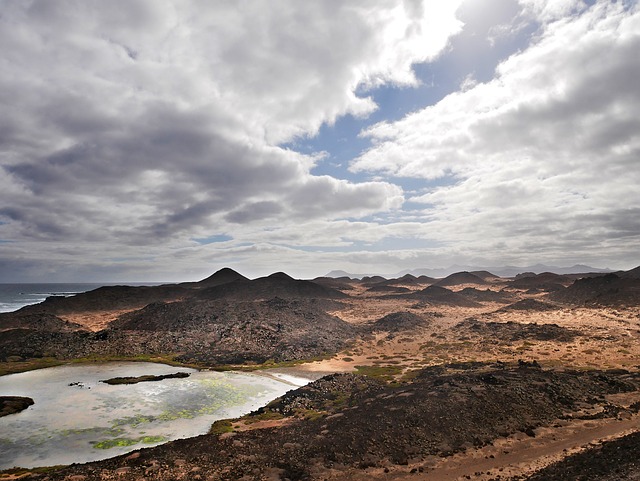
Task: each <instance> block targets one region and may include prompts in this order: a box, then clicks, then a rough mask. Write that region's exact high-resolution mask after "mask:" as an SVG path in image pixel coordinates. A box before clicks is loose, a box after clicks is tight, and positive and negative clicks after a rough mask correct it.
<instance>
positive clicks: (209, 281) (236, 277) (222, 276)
mask: <svg viewBox="0 0 640 481" xmlns="http://www.w3.org/2000/svg"><path fill="white" fill-rule="evenodd" d="M247 280H249V279H247V278H246V277H245V276H243V275H242V274H240V273H238V272H236V271H234V270H233V269H230V268H228V267H223V268H222V269H220V270H219V271H216V272H214V273H213V274H211V275H210V276H209V277H207V278H206V279H202V280H201V281H198V282H184V283H182V284H180V285H181V286H183V287H191V288H196V289H202V288H205V287H214V286H221V285H222V284H228V283H229V282H233V281H247Z"/></svg>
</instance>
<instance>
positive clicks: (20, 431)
mask: <svg viewBox="0 0 640 481" xmlns="http://www.w3.org/2000/svg"><path fill="white" fill-rule="evenodd" d="M178 371H182V372H190V373H191V375H190V377H188V378H183V379H165V380H163V381H157V382H143V383H138V384H131V385H115V386H111V385H108V384H105V383H101V382H100V380H104V379H108V378H111V377H118V376H141V375H146V374H153V375H162V374H170V373H174V372H178ZM291 382H293V383H295V384H297V385H304V384H305V383H306V382H307V381H306V380H304V379H298V378H293V377H287V379H286V382H284V380H282V381H281V380H277V379H271V378H268V377H264V376H260V375H255V374H244V373H231V372H225V373H218V372H198V371H195V370H193V369H185V368H176V367H173V366H167V365H163V364H154V363H132V362H128V363H123V362H119V363H108V364H97V365H70V366H59V367H54V368H48V369H41V370H37V371H31V372H26V373H20V374H12V375H9V376H3V377H0V395H6V396H27V397H31V398H33V399H34V400H35V404H34V405H33V406H31V407H30V408H28V409H27V410H26V411H23V412H21V413H19V414H14V415H10V416H5V417H3V418H0V469H6V468H10V467H13V466H21V467H35V466H50V465H55V464H70V463H74V462H75V463H79V462H87V461H93V460H97V459H104V458H108V457H112V456H116V455H119V454H123V453H125V452H128V451H131V450H132V449H135V448H138V447H145V446H152V445H155V444H159V443H162V442H165V441H168V440H173V439H178V438H182V437H190V436H196V435H199V434H203V433H205V432H207V430H208V429H209V427H210V426H211V424H212V423H213V422H214V421H215V420H217V419H224V418H229V417H236V416H240V415H242V414H244V413H247V412H249V411H251V410H254V409H257V408H258V407H260V406H263V405H264V404H266V403H268V402H269V401H270V400H272V399H275V398H276V397H278V396H281V395H282V394H284V393H285V392H286V391H288V390H290V389H293V388H295V386H292V385H291V384H290V383H291Z"/></svg>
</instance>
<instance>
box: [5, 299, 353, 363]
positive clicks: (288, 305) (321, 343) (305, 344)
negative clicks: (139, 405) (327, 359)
mask: <svg viewBox="0 0 640 481" xmlns="http://www.w3.org/2000/svg"><path fill="white" fill-rule="evenodd" d="M325 302H327V301H324V300H319V301H315V300H305V299H297V300H286V299H280V298H274V299H270V300H267V301H259V302H228V301H198V300H195V299H190V300H187V301H180V302H172V303H166V304H165V303H153V304H149V305H148V306H146V307H145V308H143V309H140V310H138V311H134V312H131V313H128V314H125V315H123V316H121V317H120V318H119V319H117V320H116V321H114V322H113V323H112V324H111V326H110V328H109V329H105V330H103V331H100V332H96V333H92V332H88V331H77V332H49V331H35V330H28V329H13V330H10V331H5V332H0V352H2V354H3V356H4V357H5V358H6V357H9V356H20V357H23V358H35V357H43V356H53V357H56V358H59V359H71V358H78V357H87V356H91V355H99V356H137V355H154V354H155V355H157V354H167V353H176V352H181V353H183V354H182V360H185V361H198V362H203V363H208V364H226V363H234V364H235V363H242V362H264V361H266V360H268V359H274V360H277V361H284V360H297V359H308V358H312V357H315V356H319V355H323V354H326V353H333V352H336V351H338V350H340V349H342V348H343V347H345V345H346V343H347V341H348V340H349V339H351V338H352V337H353V336H354V335H355V332H356V330H355V328H354V327H352V326H351V325H350V324H348V323H346V322H344V321H342V320H341V319H338V318H337V317H334V316H331V315H329V314H327V313H326V312H325V311H324V306H323V304H324V303H325Z"/></svg>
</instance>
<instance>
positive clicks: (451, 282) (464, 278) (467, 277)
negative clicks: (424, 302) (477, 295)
mask: <svg viewBox="0 0 640 481" xmlns="http://www.w3.org/2000/svg"><path fill="white" fill-rule="evenodd" d="M486 283H487V281H485V280H484V279H482V278H481V277H478V276H476V275H475V274H472V273H471V272H467V271H463V272H456V273H455V274H451V275H450V276H447V277H445V278H444V279H441V280H439V281H438V282H436V283H435V284H434V286H440V287H450V286H459V285H461V284H479V285H483V284H486Z"/></svg>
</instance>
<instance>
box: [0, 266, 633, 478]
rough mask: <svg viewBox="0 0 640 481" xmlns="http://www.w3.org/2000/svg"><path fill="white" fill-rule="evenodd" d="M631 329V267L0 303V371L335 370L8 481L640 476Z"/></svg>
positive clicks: (208, 283)
mask: <svg viewBox="0 0 640 481" xmlns="http://www.w3.org/2000/svg"><path fill="white" fill-rule="evenodd" d="M639 339H640V275H639V269H638V268H636V269H633V270H631V271H627V272H620V273H615V274H606V275H602V274H588V273H587V274H585V275H581V276H576V275H571V276H560V275H557V274H553V273H543V274H539V275H536V274H532V273H525V274H522V275H519V276H517V277H516V278H512V279H506V278H499V277H497V276H494V275H493V274H491V273H489V272H486V271H478V272H472V273H470V272H461V273H457V274H453V275H451V276H448V277H447V278H444V279H431V278H428V277H424V276H423V277H415V276H411V275H406V276H404V277H402V278H399V279H384V278H380V277H377V276H376V277H368V278H363V279H361V280H357V279H349V278H338V279H332V278H318V279H316V280H314V281H301V280H295V279H292V278H291V277H289V276H287V275H286V274H283V273H276V274H273V275H271V276H268V277H263V278H259V279H255V280H249V279H247V278H245V277H243V276H241V275H240V274H238V273H236V272H234V271H232V270H230V269H223V270H221V271H218V272H217V273H215V274H214V275H212V276H211V277H209V278H207V279H205V280H203V281H200V282H192V283H184V284H180V285H166V286H158V287H142V288H140V287H126V286H116V287H104V288H101V289H97V290H95V291H91V292H88V293H85V294H79V295H76V296H74V297H70V298H52V299H48V300H47V301H45V302H43V303H41V304H39V305H37V306H29V307H26V308H23V309H21V310H19V311H16V312H15V313H6V314H0V369H1V372H2V373H9V372H17V371H21V370H25V369H30V368H36V367H43V366H46V365H52V364H55V363H62V362H68V361H72V360H74V361H78V360H85V361H89V360H93V361H105V360H110V359H145V360H161V361H164V362H173V363H176V364H185V365H192V366H200V367H214V368H216V367H217V368H225V369H227V368H238V369H240V368H248V367H250V368H274V367H278V368H279V369H280V370H281V371H283V372H285V371H288V372H290V373H294V374H296V375H299V376H308V377H309V378H310V379H316V378H317V377H318V374H317V373H334V374H330V375H327V376H324V377H322V378H320V379H318V380H316V381H314V382H312V383H310V384H309V385H307V386H305V387H303V388H300V389H297V390H294V391H290V392H289V393H288V394H286V395H285V396H283V397H282V398H279V399H278V400H275V401H273V402H272V403H270V404H269V405H268V406H265V407H264V408H262V409H260V410H258V411H256V412H254V413H251V414H249V415H247V416H244V417H242V418H239V419H236V420H230V421H222V422H218V423H216V424H214V426H213V427H212V430H211V433H210V434H208V435H204V436H199V437H196V438H191V439H185V440H180V441H175V442H171V443H167V444H164V445H161V446H158V447H155V448H149V449H144V450H137V451H134V452H132V453H131V454H129V455H125V456H121V457H118V458H113V459H110V460H105V461H100V462H94V463H88V464H83V465H72V466H69V467H62V468H56V469H53V470H47V471H45V472H39V471H37V472H36V471H34V472H31V473H28V471H27V472H25V471H13V472H5V473H4V474H0V479H3V477H4V478H7V479H8V478H9V477H18V476H24V479H41V480H45V479H47V480H75V481H82V480H93V479H119V480H139V479H158V480H173V479H203V480H227V479H243V480H269V479H271V480H280V479H282V480H284V479H290V480H302V479H313V480H316V479H318V480H321V479H327V480H339V479H340V480H342V479H345V480H365V479H379V480H391V479H406V480H427V479H428V480H463V479H477V480H524V479H530V480H552V479H553V480H555V479H558V480H560V479H581V480H614V479H615V480H617V479H640V462H639V461H638V460H639V459H640V414H639V413H638V412H639V411H640V391H639V390H638V389H639V388H640V343H639V342H638V340H639ZM167 346H171V349H170V350H168V348H167ZM292 363H295V366H294V367H287V366H291V365H292Z"/></svg>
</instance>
